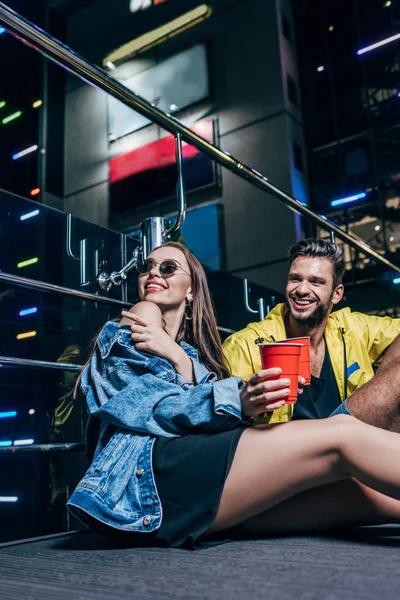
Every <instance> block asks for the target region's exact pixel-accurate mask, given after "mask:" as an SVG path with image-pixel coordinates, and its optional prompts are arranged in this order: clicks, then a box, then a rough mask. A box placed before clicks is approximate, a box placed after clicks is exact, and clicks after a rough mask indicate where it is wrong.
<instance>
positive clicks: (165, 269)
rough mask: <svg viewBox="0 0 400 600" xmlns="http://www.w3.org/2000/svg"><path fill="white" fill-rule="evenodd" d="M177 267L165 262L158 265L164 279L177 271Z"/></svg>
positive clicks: (174, 264)
mask: <svg viewBox="0 0 400 600" xmlns="http://www.w3.org/2000/svg"><path fill="white" fill-rule="evenodd" d="M177 268H178V265H177V264H176V263H174V262H172V261H165V262H163V263H161V265H160V273H161V275H163V276H165V277H169V276H170V275H173V274H174V273H175V271H176V270H177Z"/></svg>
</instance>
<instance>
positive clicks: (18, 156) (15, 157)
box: [13, 146, 38, 160]
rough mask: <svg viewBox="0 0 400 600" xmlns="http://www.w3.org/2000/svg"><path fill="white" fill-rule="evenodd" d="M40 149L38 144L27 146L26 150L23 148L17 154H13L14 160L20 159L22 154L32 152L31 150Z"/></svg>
mask: <svg viewBox="0 0 400 600" xmlns="http://www.w3.org/2000/svg"><path fill="white" fill-rule="evenodd" d="M37 149H38V147H37V146H30V147H29V148H26V150H22V151H21V152H17V154H14V155H13V160H18V158H21V157H22V156H26V155H27V154H30V153H31V152H35V151H36V150H37Z"/></svg>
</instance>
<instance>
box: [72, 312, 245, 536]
mask: <svg viewBox="0 0 400 600" xmlns="http://www.w3.org/2000/svg"><path fill="white" fill-rule="evenodd" d="M130 336H131V331H130V328H129V326H128V325H119V324H117V323H114V322H108V323H106V325H105V326H104V328H103V329H102V331H101V333H100V335H99V338H98V340H97V345H96V349H95V352H94V354H93V357H92V359H91V362H90V364H89V365H88V366H87V367H86V369H85V370H84V371H83V374H82V383H81V386H82V389H83V392H84V394H85V395H86V400H87V404H88V408H89V412H90V414H91V415H93V416H95V417H98V418H99V419H100V420H101V428H100V437H99V441H98V444H97V447H96V451H95V455H94V459H93V462H92V464H91V465H90V467H89V469H88V471H87V472H86V474H85V476H84V477H83V479H82V480H81V481H80V483H79V484H78V486H77V487H76V489H75V491H74V493H73V494H72V496H71V498H70V499H69V502H68V507H69V509H70V510H71V512H72V513H73V514H75V515H76V516H77V517H78V518H79V519H80V520H82V521H84V522H86V523H88V524H89V525H91V526H93V519H94V520H95V523H94V525H96V522H100V524H105V525H107V526H109V527H111V528H114V529H117V530H123V531H131V532H133V531H135V532H143V531H146V532H149V531H154V530H155V529H157V528H158V527H159V526H160V524H161V520H162V506H161V503H160V499H159V497H158V494H157V489H156V485H155V481H154V473H153V466H152V450H153V445H154V442H155V439H156V437H169V438H170V437H179V436H184V435H187V434H193V433H198V432H216V431H223V430H227V429H232V428H235V427H237V426H238V425H240V424H243V423H245V422H247V420H246V419H245V418H244V419H242V412H241V404H240V397H239V389H240V387H241V385H242V381H241V379H240V378H239V377H232V378H230V379H224V380H221V381H217V380H216V375H215V374H214V373H211V372H210V371H208V370H207V369H206V368H205V367H204V365H202V364H201V363H200V362H199V361H198V355H197V351H196V350H195V349H194V348H192V347H191V346H189V344H186V343H185V342H182V343H181V346H182V348H183V349H184V351H185V352H186V354H187V355H188V356H189V357H190V358H191V360H192V362H193V369H194V378H195V383H190V382H188V381H187V380H186V379H185V378H184V377H182V376H181V375H179V374H178V373H177V372H176V371H175V369H174V368H173V366H172V365H171V363H170V362H168V361H167V360H166V359H163V358H159V357H157V356H155V355H154V354H150V353H146V352H139V351H138V350H136V349H135V346H134V345H133V344H132V341H131V337H130Z"/></svg>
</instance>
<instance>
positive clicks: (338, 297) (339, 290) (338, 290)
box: [332, 283, 344, 304]
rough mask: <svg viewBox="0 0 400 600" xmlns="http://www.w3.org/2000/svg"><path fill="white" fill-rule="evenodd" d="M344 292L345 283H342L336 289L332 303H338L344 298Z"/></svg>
mask: <svg viewBox="0 0 400 600" xmlns="http://www.w3.org/2000/svg"><path fill="white" fill-rule="evenodd" d="M343 294H344V285H343V284H342V283H340V284H339V285H338V286H337V287H336V288H335V290H334V292H333V296H332V304H338V303H339V302H340V301H341V299H342V298H343Z"/></svg>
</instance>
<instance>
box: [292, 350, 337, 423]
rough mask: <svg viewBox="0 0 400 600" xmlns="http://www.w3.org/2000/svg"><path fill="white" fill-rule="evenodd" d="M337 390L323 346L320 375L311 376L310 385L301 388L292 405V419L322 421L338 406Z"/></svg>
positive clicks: (328, 358) (327, 355)
mask: <svg viewBox="0 0 400 600" xmlns="http://www.w3.org/2000/svg"><path fill="white" fill-rule="evenodd" d="M340 403H341V399H340V394H339V388H338V385H337V382H336V378H335V374H334V372H333V368H332V363H331V359H330V357H329V352H328V348H327V347H326V344H325V358H324V363H323V365H322V369H321V375H320V376H319V377H314V376H313V375H311V383H310V385H307V386H305V387H304V388H303V393H302V394H299V396H298V398H297V402H296V404H295V405H294V412H293V419H324V418H325V417H329V415H330V414H331V413H333V411H334V410H335V409H336V408H337V407H338V406H339V405H340Z"/></svg>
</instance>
